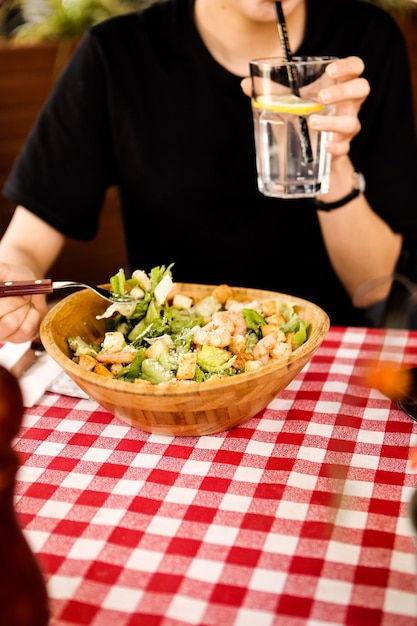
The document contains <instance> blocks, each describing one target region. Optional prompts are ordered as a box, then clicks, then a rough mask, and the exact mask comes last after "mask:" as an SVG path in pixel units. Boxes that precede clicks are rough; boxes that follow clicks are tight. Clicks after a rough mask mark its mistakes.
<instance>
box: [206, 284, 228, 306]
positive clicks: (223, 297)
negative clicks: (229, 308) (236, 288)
mask: <svg viewBox="0 0 417 626" xmlns="http://www.w3.org/2000/svg"><path fill="white" fill-rule="evenodd" d="M211 295H212V296H214V298H216V300H217V301H218V302H220V304H224V303H225V302H227V301H228V300H230V298H231V297H232V296H233V291H232V290H231V288H230V287H229V285H219V286H218V287H215V289H213V291H212V292H211Z"/></svg>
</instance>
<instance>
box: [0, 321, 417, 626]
mask: <svg viewBox="0 0 417 626" xmlns="http://www.w3.org/2000/svg"><path fill="white" fill-rule="evenodd" d="M3 346H4V344H3ZM0 352H1V348H0ZM372 359H380V360H389V361H391V362H392V361H394V362H395V363H398V366H399V367H411V366H414V365H416V364H417V331H411V330H404V329H386V328H380V329H372V328H362V327H335V326H332V327H331V328H330V330H329V332H328V333H327V335H326V337H325V338H324V340H323V343H322V344H321V345H320V347H319V348H318V349H317V351H316V352H315V354H314V356H313V357H312V359H311V360H310V361H309V362H308V363H307V364H306V365H305V366H304V368H303V369H302V371H301V372H300V373H299V374H298V375H297V376H296V377H295V378H294V380H293V381H292V382H291V383H290V384H289V385H288V386H287V388H286V389H285V390H284V391H282V392H281V393H280V394H279V396H277V397H276V398H274V399H273V400H272V401H271V402H270V403H269V405H268V406H267V407H266V408H265V409H264V410H263V411H261V412H260V413H259V414H257V415H256V416H255V417H253V418H251V419H249V420H248V421H247V422H246V423H243V424H242V425H240V426H238V427H235V428H233V429H230V430H227V431H225V432H219V433H216V434H211V435H204V436H199V437H194V436H190V437H182V436H177V437H173V436H164V435H160V434H154V433H148V432H144V431H142V430H140V429H138V428H134V427H132V426H130V425H128V424H127V423H125V422H124V421H122V420H121V419H120V418H117V417H114V416H113V415H112V414H110V413H109V412H108V411H107V410H105V409H104V408H102V407H101V406H99V405H98V404H97V403H96V402H95V401H93V400H91V399H89V398H88V397H76V396H74V395H66V393H64V392H59V391H51V390H49V391H46V392H45V393H44V394H43V395H42V397H41V398H40V399H39V400H38V401H37V402H36V403H35V404H34V405H33V406H30V407H26V408H25V411H24V416H23V422H22V425H21V427H20V429H19V432H18V434H17V436H16V437H15V438H14V440H13V448H14V449H15V450H16V451H17V453H18V456H19V469H18V472H17V477H16V484H15V492H14V507H15V512H16V516H17V519H18V523H19V525H20V527H21V529H22V532H23V534H24V536H25V538H26V539H27V542H28V543H29V545H30V548H31V550H32V551H33V553H34V555H35V557H36V559H37V561H38V563H39V566H40V568H41V571H42V574H43V577H44V579H45V582H46V586H47V593H48V598H49V604H50V611H51V626H302V625H309V626H319V625H351V626H362V625H363V626H365V625H366V626H369V625H371V626H374V625H381V626H391V625H392V626H415V625H416V624H417V586H416V581H417V553H416V540H415V536H416V531H415V529H414V526H413V524H412V521H411V517H410V500H411V498H412V495H413V493H414V490H415V489H416V487H417V463H416V462H415V457H414V461H413V454H412V452H413V450H415V449H416V448H417V422H415V421H414V420H413V419H411V418H410V417H409V416H408V415H406V414H405V413H404V412H403V411H402V410H400V408H399V407H398V405H397V404H396V402H393V401H392V400H390V399H389V398H388V397H386V396H385V395H383V394H382V393H381V392H380V391H378V390H377V389H372V388H370V387H368V386H367V385H366V384H365V383H364V378H363V372H364V368H365V367H366V364H367V363H369V361H370V360H372ZM0 622H1V619H0Z"/></svg>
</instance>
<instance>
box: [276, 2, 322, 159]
mask: <svg viewBox="0 0 417 626" xmlns="http://www.w3.org/2000/svg"><path fill="white" fill-rule="evenodd" d="M275 12H276V14H277V26H278V33H279V38H280V41H281V47H282V52H283V54H284V57H285V60H286V61H288V62H289V63H290V62H291V61H292V54H291V48H290V42H289V39H288V32H287V25H286V23H285V17H284V12H283V10H282V4H281V2H275ZM288 82H289V85H290V88H291V92H292V93H293V94H294V96H300V91H299V89H298V82H297V74H296V70H295V67H294V66H293V65H288ZM298 119H299V121H300V127H301V145H302V149H303V156H304V159H305V161H306V162H307V163H312V162H313V152H312V150H311V142H310V135H309V132H308V126H307V121H306V119H305V117H302V116H299V118H298Z"/></svg>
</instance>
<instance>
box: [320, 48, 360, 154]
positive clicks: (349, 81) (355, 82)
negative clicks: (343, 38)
mask: <svg viewBox="0 0 417 626" xmlns="http://www.w3.org/2000/svg"><path fill="white" fill-rule="evenodd" d="M364 67H365V66H364V63H363V61H362V59H360V58H359V57H356V56H351V57H347V58H345V59H338V60H337V61H335V62H334V63H331V64H330V65H329V66H328V67H327V70H326V71H327V73H328V74H329V76H331V78H333V79H334V80H335V81H336V84H335V85H332V86H331V87H327V88H326V89H323V90H322V91H321V92H320V94H319V97H320V100H321V102H322V103H323V104H335V105H336V115H329V116H327V115H326V116H324V115H323V116H322V115H311V117H310V119H309V124H310V126H311V127H312V128H314V129H316V130H327V131H333V133H334V135H333V140H332V141H329V142H328V143H327V146H326V147H327V150H328V151H329V152H330V153H331V154H332V155H333V156H343V155H347V154H348V153H349V150H350V143H351V141H352V139H353V138H354V137H355V136H356V135H357V134H358V133H359V131H360V130H361V124H360V122H359V118H358V115H359V111H360V109H361V106H362V104H363V102H364V101H365V100H366V98H367V97H368V94H369V92H370V87H369V83H368V81H367V80H366V78H363V76H362V73H363V70H364Z"/></svg>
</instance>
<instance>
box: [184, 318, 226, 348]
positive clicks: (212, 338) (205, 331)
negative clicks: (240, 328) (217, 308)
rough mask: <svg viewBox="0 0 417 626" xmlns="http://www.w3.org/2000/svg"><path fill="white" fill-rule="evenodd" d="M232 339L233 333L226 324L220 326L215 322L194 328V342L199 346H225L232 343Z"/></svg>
mask: <svg viewBox="0 0 417 626" xmlns="http://www.w3.org/2000/svg"><path fill="white" fill-rule="evenodd" d="M231 339H232V335H231V333H230V331H229V330H228V329H227V328H226V327H225V326H223V327H220V328H219V327H218V326H215V325H214V324H213V322H209V323H208V324H206V325H205V326H196V327H195V328H194V333H193V342H194V343H195V344H196V345H198V346H204V345H206V346H213V347H215V348H225V347H226V346H228V345H229V344H230V341H231Z"/></svg>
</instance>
